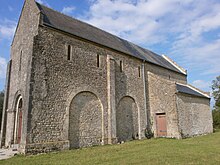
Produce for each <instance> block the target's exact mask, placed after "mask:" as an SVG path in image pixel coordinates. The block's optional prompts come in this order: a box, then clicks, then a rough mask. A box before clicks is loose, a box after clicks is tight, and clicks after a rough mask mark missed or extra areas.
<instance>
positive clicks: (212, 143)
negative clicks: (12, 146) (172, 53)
mask: <svg viewBox="0 0 220 165" xmlns="http://www.w3.org/2000/svg"><path fill="white" fill-rule="evenodd" d="M0 164H1V165H4V164H8V165H12V164H15V165H25V164H31V165H34V164H37V165H44V164H45V165H50V164H63V165H73V164H83V165H89V164H91V165H94V164H102V165H103V164H109V165H113V164H119V165H123V164H126V165H127V164H153V165H156V164H163V165H164V164H184V165H186V164H187V165H188V164H205V165H207V164H214V165H220V131H218V132H216V133H214V134H210V135H205V136H200V137H194V138H188V139H183V140H176V139H164V138H159V139H150V140H136V141H131V142H127V143H124V144H116V145H105V146H98V147H91V148H83V149H78V150H69V151H62V152H57V153H49V154H41V155H35V156H22V155H18V156H15V157H13V158H11V159H7V160H1V161H0Z"/></svg>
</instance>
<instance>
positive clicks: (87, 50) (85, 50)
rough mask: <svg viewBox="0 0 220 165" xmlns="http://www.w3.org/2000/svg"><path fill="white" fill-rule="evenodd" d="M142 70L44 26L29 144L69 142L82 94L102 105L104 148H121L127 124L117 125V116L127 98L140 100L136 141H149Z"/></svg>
mask: <svg viewBox="0 0 220 165" xmlns="http://www.w3.org/2000/svg"><path fill="white" fill-rule="evenodd" d="M68 45H71V47H72V54H71V58H70V59H71V60H68V59H67V48H68ZM97 55H99V66H97ZM109 58H110V61H111V62H110V63H109V62H108V61H109ZM108 65H109V67H110V68H109V69H108ZM120 65H121V66H120ZM141 65H142V61H141V60H139V59H136V58H134V57H130V56H127V55H124V54H121V53H118V52H115V51H112V50H109V49H106V48H102V47H100V46H97V45H95V44H92V43H90V42H86V41H83V40H79V39H77V38H75V37H73V36H69V35H66V34H63V33H60V32H56V31H55V30H52V29H50V28H47V27H42V26H41V27H40V28H39V33H38V36H37V37H36V38H35V43H34V53H33V73H32V76H33V78H32V82H31V83H32V84H33V91H32V99H33V100H32V111H31V115H30V116H31V117H32V118H31V122H30V123H29V126H30V129H29V132H28V133H29V134H28V137H27V140H28V143H30V144H32V143H45V142H52V141H65V140H69V129H68V128H69V123H70V121H69V120H71V119H70V116H71V114H70V104H71V102H72V100H73V98H74V97H75V96H76V95H77V94H78V93H80V92H91V93H93V94H95V95H96V96H97V98H98V100H100V104H101V105H102V109H103V112H102V113H103V114H102V121H101V122H102V125H103V128H102V133H101V134H102V137H100V136H97V137H99V141H100V142H101V144H107V143H115V142H117V141H116V139H117V135H116V123H120V122H123V121H120V120H118V121H117V122H116V116H115V114H116V113H117V112H115V111H117V110H118V109H120V108H117V107H118V106H119V102H120V100H121V99H122V98H123V97H130V98H132V100H134V102H135V104H136V106H137V108H136V109H135V110H136V117H135V118H136V120H135V129H136V131H135V132H137V133H136V134H135V135H138V137H137V138H143V137H145V135H144V131H145V128H146V118H147V117H146V110H145V108H144V107H145V106H144V104H145V102H144V94H145V93H144V85H143V83H144V80H143V76H142V70H141V69H140V68H141ZM108 70H109V71H108ZM112 72H114V74H113V73H112ZM109 74H110V75H109ZM113 81H114V82H113ZM109 84H110V86H109ZM114 84H115V85H114ZM113 88H114V89H113ZM114 91H115V93H114ZM112 93H113V95H112ZM108 96H111V98H110V97H108ZM113 96H114V97H113ZM82 104H83V103H82ZM85 105H86V104H85ZM110 105H111V106H110ZM79 106H80V105H79ZM86 106H87V105H86ZM91 115H93V116H92V117H91V119H92V120H93V119H94V118H96V117H97V116H96V114H95V113H94V114H91ZM88 116H89V114H88ZM137 118H138V119H137ZM94 121H95V120H94ZM97 122H99V123H100V120H99V121H97ZM91 124H92V123H91ZM93 124H94V123H93ZM137 127H138V128H137ZM98 132H100V131H98ZM100 138H101V140H100ZM109 139H110V140H109ZM82 146H83V145H82Z"/></svg>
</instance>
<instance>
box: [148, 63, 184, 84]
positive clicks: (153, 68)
mask: <svg viewBox="0 0 220 165" xmlns="http://www.w3.org/2000/svg"><path fill="white" fill-rule="evenodd" d="M145 69H146V72H148V71H149V72H151V73H154V74H155V75H158V76H160V77H162V78H164V79H167V80H170V81H174V82H179V83H183V84H187V75H184V74H181V73H177V72H174V71H172V70H169V69H165V68H163V67H160V66H157V65H154V64H150V63H146V64H145Z"/></svg>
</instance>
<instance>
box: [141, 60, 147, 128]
mask: <svg viewBox="0 0 220 165" xmlns="http://www.w3.org/2000/svg"><path fill="white" fill-rule="evenodd" d="M144 63H145V61H144V60H143V63H142V74H143V84H144V112H145V119H146V128H147V126H148V119H147V117H148V116H147V95H146V82H145V67H144Z"/></svg>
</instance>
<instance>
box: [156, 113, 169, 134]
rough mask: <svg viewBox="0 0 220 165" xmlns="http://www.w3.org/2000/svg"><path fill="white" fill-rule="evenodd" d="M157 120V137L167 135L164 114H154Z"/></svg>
mask: <svg viewBox="0 0 220 165" xmlns="http://www.w3.org/2000/svg"><path fill="white" fill-rule="evenodd" d="M156 120H157V137H166V136H167V121H166V114H165V113H163V114H156Z"/></svg>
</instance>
